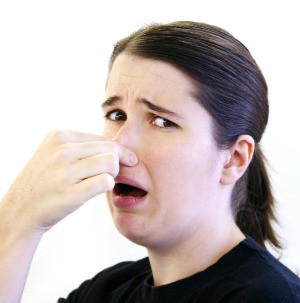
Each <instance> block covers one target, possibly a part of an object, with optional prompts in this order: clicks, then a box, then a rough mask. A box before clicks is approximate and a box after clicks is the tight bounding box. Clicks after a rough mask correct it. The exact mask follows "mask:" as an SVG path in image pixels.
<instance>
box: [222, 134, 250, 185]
mask: <svg viewBox="0 0 300 303" xmlns="http://www.w3.org/2000/svg"><path fill="white" fill-rule="evenodd" d="M254 148H255V142H254V140H253V138H252V137H251V136H249V135H241V136H239V138H238V139H237V140H236V142H235V143H234V144H233V145H232V146H231V147H230V148H229V149H228V157H227V159H226V161H225V163H224V166H223V171H222V176H221V179H220V183H221V184H223V185H230V184H233V183H235V182H236V181H237V180H238V179H239V178H240V177H241V176H242V175H243V174H244V172H245V171H246V169H247V167H248V165H249V163H250V162H251V159H252V157H253V153H254Z"/></svg>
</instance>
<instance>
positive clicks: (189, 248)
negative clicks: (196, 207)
mask: <svg viewBox="0 0 300 303" xmlns="http://www.w3.org/2000/svg"><path fill="white" fill-rule="evenodd" d="M223 223H226V222H223ZM224 226H226V228H224ZM244 239H245V236H244V235H243V233H242V232H241V231H240V229H239V228H238V227H237V226H236V224H235V223H234V221H233V220H232V222H230V224H228V222H227V224H220V225H219V228H214V229H213V230H207V231H206V232H204V231H203V230H202V229H201V231H199V232H197V231H196V232H194V233H193V234H192V235H190V237H188V239H185V240H184V241H183V242H180V244H177V245H174V246H173V247H170V248H168V249H164V250H159V249H151V248H148V254H149V259H150V264H151V268H152V273H153V280H154V285H155V286H160V285H165V284H169V283H172V282H175V281H178V280H181V279H184V278H187V277H189V276H191V275H193V274H196V273H197V272H200V271H203V270H205V269H207V268H208V267H209V266H211V265H213V264H214V263H216V262H217V261H218V260H219V259H220V258H221V257H222V256H223V255H225V254H226V253H227V252H229V251H230V250H231V249H232V248H233V247H235V246H236V245H238V244H239V243H240V242H241V241H242V240H244Z"/></svg>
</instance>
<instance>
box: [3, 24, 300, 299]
mask: <svg viewBox="0 0 300 303" xmlns="http://www.w3.org/2000/svg"><path fill="white" fill-rule="evenodd" d="M102 106H103V110H104V113H105V120H106V123H105V130H104V137H101V136H97V135H92V134H82V133H74V132H54V133H51V134H50V135H49V136H48V137H47V138H46V139H45V141H44V142H43V144H42V145H41V147H40V148H39V150H38V151H37V153H36V154H35V156H34V157H33V158H32V160H31V161H30V162H29V164H28V166H27V167H26V168H25V169H24V171H23V172H22V173H21V174H20V176H19V177H18V178H17V180H16V181H15V182H14V184H13V185H12V186H11V188H10V190H9V191H8V193H7V195H6V196H5V198H4V200H3V202H2V203H1V209H0V213H1V218H3V219H2V220H1V229H0V230H1V243H3V245H1V248H0V252H1V254H0V256H1V263H2V264H4V265H3V266H2V268H1V272H0V273H1V275H0V276H1V279H2V280H4V281H3V283H1V284H2V285H4V287H3V289H4V291H3V295H1V296H2V297H0V298H1V299H3V300H4V301H5V302H18V301H19V300H20V297H21V293H22V289H23V284H24V282H25V280H26V276H27V272H28V269H29V267H30V262H31V259H32V256H33V254H34V251H35V249H36V247H37V245H38V243H39V240H40V238H41V237H42V235H43V234H44V233H45V232H46V231H47V230H48V229H49V228H51V227H52V226H53V225H55V224H56V223H57V222H58V221H60V220H61V219H63V218H64V217H65V216H67V215H68V214H69V213H71V212H73V211H75V210H76V209H77V208H78V207H80V206H81V205H82V204H83V203H84V202H85V201H86V200H88V199H89V198H91V197H93V196H95V195H97V194H100V193H103V192H107V196H108V201H109V207H110V210H111V214H112V217H113V220H114V223H115V225H116V227H117V228H118V229H119V231H120V232H121V233H122V234H123V235H125V236H126V237H127V238H128V239H130V240H131V241H133V242H135V243H137V244H140V245H143V246H145V247H146V248H147V250H148V255H149V258H146V259H143V260H140V261H138V262H124V263H121V264H117V265H116V266H114V267H112V268H109V269H107V270H104V271H103V272H101V273H99V274H98V275H97V276H96V277H94V278H93V279H92V280H89V281H86V282H84V283H83V284H82V285H81V286H80V287H79V288H78V289H77V290H75V291H73V292H72V293H71V294H70V295H69V296H68V298H67V299H59V302H164V303H165V302H300V282H299V279H298V277H297V276H296V275H294V274H293V273H292V272H291V271H289V270H288V269H287V268H286V267H285V266H283V265H282V264H281V263H280V262H279V261H277V260H276V259H275V258H273V257H272V256H271V254H269V253H268V252H267V251H266V250H265V244H266V242H269V243H270V244H272V245H273V246H275V247H276V248H280V242H279V241H278V239H277V236H276V234H275V232H274V230H273V228H272V224H271V223H272V222H271V221H272V220H273V221H276V218H275V216H274V200H273V197H272V192H271V189H270V184H269V179H268V175H267V172H266V168H265V164H264V158H263V155H262V151H261V149H260V146H259V142H260V140H261V137H262V135H263V132H264V130H265V127H266V124H267V120H268V100H267V85H266V83H265V80H264V78H263V75H262V73H261V72H260V70H259V68H258V66H257V65H256V63H255V61H254V59H253V58H252V57H251V55H250V53H249V51H248V50H247V49H246V48H245V47H244V46H243V45H242V44H241V43H240V42H239V41H237V40H236V39H235V38H234V37H232V36H231V35H230V34H229V33H227V32H226V31H224V30H222V29H220V28H217V27H214V26H210V25H207V24H201V23H195V22H175V23H171V24H165V25H151V26H148V27H146V28H143V29H141V30H139V31H137V32H135V33H133V34H132V35H130V36H129V37H127V38H125V39H123V40H121V41H119V42H118V43H117V44H116V46H115V48H114V50H113V53H112V56H111V60H110V68H109V75H108V80H107V86H106V97H105V100H104V102H103V105H102ZM12 220H17V222H18V226H14V224H11V222H12ZM20 249H22V255H19V254H18V252H19V251H20ZM20 273H21V274H20ZM3 276H5V279H4V278H2V277H3ZM1 282H2V281H1Z"/></svg>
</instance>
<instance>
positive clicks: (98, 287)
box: [59, 258, 151, 302]
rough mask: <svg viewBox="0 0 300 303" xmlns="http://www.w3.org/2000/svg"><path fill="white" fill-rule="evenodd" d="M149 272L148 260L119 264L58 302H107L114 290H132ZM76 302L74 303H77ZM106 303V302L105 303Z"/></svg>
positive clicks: (99, 274) (100, 273) (84, 283)
mask: <svg viewBox="0 0 300 303" xmlns="http://www.w3.org/2000/svg"><path fill="white" fill-rule="evenodd" d="M150 272H151V270H150V263H149V260H148V258H144V259H142V260H139V261H134V262H121V263H118V264H116V265H114V266H112V267H109V268H107V269H105V270H103V271H101V272H99V273H98V274H97V275H96V276H94V277H93V278H92V279H90V280H87V281H85V282H83V283H82V284H81V285H80V286H79V288H77V289H75V290H74V291H72V292H71V293H70V294H69V296H68V298H67V299H66V300H63V299H60V300H61V301H59V302H73V301H72V300H74V299H76V300H77V301H78V302H98V301H99V300H107V296H109V295H110V294H111V293H112V292H113V291H114V290H116V289H122V291H125V290H126V291H127V289H132V287H134V285H135V284H138V283H139V282H140V281H141V280H143V279H144V277H146V276H147V275H149V274H150ZM77 301H76V302H77ZM107 302H108V301H107Z"/></svg>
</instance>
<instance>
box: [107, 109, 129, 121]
mask: <svg viewBox="0 0 300 303" xmlns="http://www.w3.org/2000/svg"><path fill="white" fill-rule="evenodd" d="M105 118H106V119H108V120H111V121H125V120H126V114H125V113H124V112H123V111H121V110H119V109H118V110H113V111H110V112H108V113H107V114H105Z"/></svg>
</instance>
